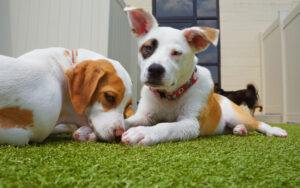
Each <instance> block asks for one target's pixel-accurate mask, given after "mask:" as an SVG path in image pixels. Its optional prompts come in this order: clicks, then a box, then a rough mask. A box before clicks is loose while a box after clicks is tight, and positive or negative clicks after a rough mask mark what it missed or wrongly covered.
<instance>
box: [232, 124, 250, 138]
mask: <svg viewBox="0 0 300 188" xmlns="http://www.w3.org/2000/svg"><path fill="white" fill-rule="evenodd" d="M233 134H234V135H239V136H247V135H248V131H247V128H246V126H245V125H243V124H239V125H237V126H235V127H234V129H233Z"/></svg>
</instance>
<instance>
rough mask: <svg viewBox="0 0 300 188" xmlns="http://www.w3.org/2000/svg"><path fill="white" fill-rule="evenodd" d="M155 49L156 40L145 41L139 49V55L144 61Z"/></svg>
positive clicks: (156, 45)
mask: <svg viewBox="0 0 300 188" xmlns="http://www.w3.org/2000/svg"><path fill="white" fill-rule="evenodd" d="M157 47H158V41H157V40H156V39H150V40H147V41H146V42H144V44H143V45H142V46H141V47H140V53H141V54H142V56H143V58H144V59H147V58H148V57H150V56H151V55H152V54H153V53H154V52H155V50H156V48H157Z"/></svg>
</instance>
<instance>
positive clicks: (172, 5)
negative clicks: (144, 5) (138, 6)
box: [156, 0, 193, 17]
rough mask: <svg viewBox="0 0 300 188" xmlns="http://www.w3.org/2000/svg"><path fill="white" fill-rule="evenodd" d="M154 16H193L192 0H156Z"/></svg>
mask: <svg viewBox="0 0 300 188" xmlns="http://www.w3.org/2000/svg"><path fill="white" fill-rule="evenodd" d="M156 16H157V17H172V16H193V0H156Z"/></svg>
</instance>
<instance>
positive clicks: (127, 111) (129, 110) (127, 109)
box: [124, 98, 134, 119]
mask: <svg viewBox="0 0 300 188" xmlns="http://www.w3.org/2000/svg"><path fill="white" fill-rule="evenodd" d="M130 105H132V98H131V99H130V100H129V101H128V103H127V104H126V106H125V111H124V118H125V119H127V118H129V117H130V116H132V115H134V110H133V109H132V108H131V106H130Z"/></svg>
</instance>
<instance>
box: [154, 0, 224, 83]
mask: <svg viewBox="0 0 300 188" xmlns="http://www.w3.org/2000/svg"><path fill="white" fill-rule="evenodd" d="M152 6H153V15H154V16H155V17H156V19H157V21H158V22H159V25H160V26H169V27H173V28H177V29H183V28H186V27H191V26H207V27H214V28H220V24H219V0H153V1H152ZM197 57H198V59H199V61H198V64H199V65H202V66H205V67H207V68H208V69H209V70H210V71H211V74H212V76H213V79H214V81H215V83H219V85H220V40H219V44H218V46H217V47H213V46H209V47H208V48H207V50H206V51H204V52H200V53H199V54H197Z"/></svg>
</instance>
